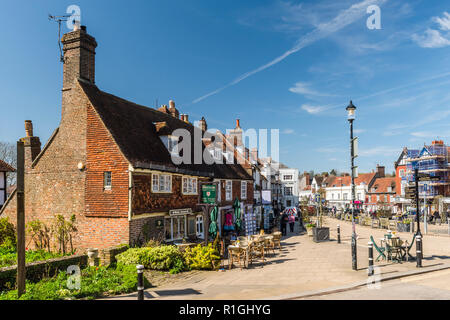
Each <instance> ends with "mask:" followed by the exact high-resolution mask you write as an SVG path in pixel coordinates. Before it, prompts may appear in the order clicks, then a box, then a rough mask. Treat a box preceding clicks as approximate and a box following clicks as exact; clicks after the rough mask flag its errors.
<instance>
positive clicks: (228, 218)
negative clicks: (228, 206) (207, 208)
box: [223, 211, 234, 231]
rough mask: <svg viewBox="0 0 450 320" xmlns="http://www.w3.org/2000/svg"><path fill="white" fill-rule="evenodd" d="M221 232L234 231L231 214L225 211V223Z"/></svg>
mask: <svg viewBox="0 0 450 320" xmlns="http://www.w3.org/2000/svg"><path fill="white" fill-rule="evenodd" d="M223 230H225V231H233V230H234V221H233V212H232V211H227V212H226V213H225V223H224V226H223Z"/></svg>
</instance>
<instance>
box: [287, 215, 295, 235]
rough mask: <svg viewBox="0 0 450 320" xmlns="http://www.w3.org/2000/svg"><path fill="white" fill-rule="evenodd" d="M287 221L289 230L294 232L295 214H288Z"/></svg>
mask: <svg viewBox="0 0 450 320" xmlns="http://www.w3.org/2000/svg"><path fill="white" fill-rule="evenodd" d="M288 221H289V231H290V232H294V225H295V216H294V215H293V214H290V215H289V218H288Z"/></svg>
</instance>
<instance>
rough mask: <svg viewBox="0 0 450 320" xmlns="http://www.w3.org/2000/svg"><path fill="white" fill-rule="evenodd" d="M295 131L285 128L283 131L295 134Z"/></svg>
mask: <svg viewBox="0 0 450 320" xmlns="http://www.w3.org/2000/svg"><path fill="white" fill-rule="evenodd" d="M294 132H295V131H294V130H292V129H284V130H283V131H282V132H281V133H284V134H293V133H294Z"/></svg>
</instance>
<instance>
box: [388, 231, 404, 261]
mask: <svg viewBox="0 0 450 320" xmlns="http://www.w3.org/2000/svg"><path fill="white" fill-rule="evenodd" d="M402 245H403V241H402V240H400V238H397V237H392V238H391V239H388V240H387V242H386V248H387V251H388V253H389V255H390V257H391V261H396V262H401V260H402V257H403V250H402Z"/></svg>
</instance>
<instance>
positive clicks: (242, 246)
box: [228, 240, 251, 268]
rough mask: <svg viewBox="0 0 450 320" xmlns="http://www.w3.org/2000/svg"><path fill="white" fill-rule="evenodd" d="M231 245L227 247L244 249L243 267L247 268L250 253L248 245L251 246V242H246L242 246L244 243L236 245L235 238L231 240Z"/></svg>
mask: <svg viewBox="0 0 450 320" xmlns="http://www.w3.org/2000/svg"><path fill="white" fill-rule="evenodd" d="M231 243H232V244H231V245H229V246H228V248H230V247H231V248H238V249H240V250H244V251H245V261H244V267H246V268H248V257H249V255H250V247H251V242H248V245H246V246H244V245H237V244H235V243H236V240H232V241H231Z"/></svg>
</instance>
